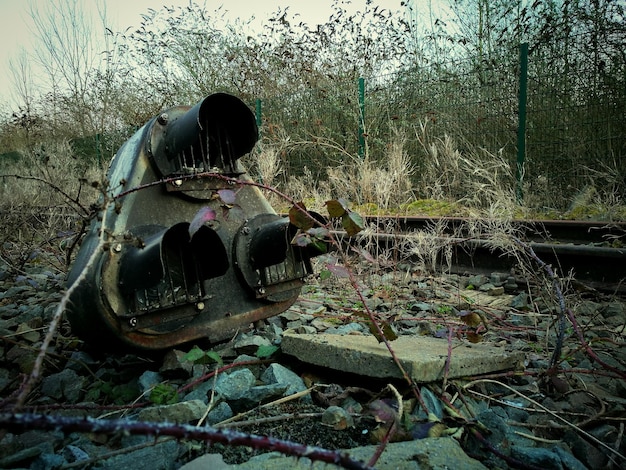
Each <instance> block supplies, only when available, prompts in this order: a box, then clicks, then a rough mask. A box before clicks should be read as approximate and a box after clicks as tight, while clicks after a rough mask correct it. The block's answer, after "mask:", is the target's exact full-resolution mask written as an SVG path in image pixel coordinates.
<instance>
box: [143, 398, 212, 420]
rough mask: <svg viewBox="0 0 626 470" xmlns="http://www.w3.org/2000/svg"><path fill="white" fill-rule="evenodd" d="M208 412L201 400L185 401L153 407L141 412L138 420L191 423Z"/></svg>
mask: <svg viewBox="0 0 626 470" xmlns="http://www.w3.org/2000/svg"><path fill="white" fill-rule="evenodd" d="M205 411H206V405H205V404H204V402H202V401H200V400H190V401H183V402H181V403H175V404H173V405H161V406H151V407H150V408H145V409H143V410H141V411H140V412H139V413H138V415H137V418H138V419H139V420H140V421H153V422H164V421H167V422H170V423H178V424H183V423H190V422H192V421H197V420H199V419H200V418H202V416H204V412H205Z"/></svg>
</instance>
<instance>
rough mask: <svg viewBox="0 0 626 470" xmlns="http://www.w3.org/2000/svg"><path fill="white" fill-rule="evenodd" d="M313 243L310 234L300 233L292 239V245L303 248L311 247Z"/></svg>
mask: <svg viewBox="0 0 626 470" xmlns="http://www.w3.org/2000/svg"><path fill="white" fill-rule="evenodd" d="M311 243H313V241H312V240H311V237H310V236H309V234H308V233H303V232H298V233H296V236H295V237H293V238H292V240H291V244H292V245H295V246H299V247H301V248H304V247H307V246H309V245H310V244H311Z"/></svg>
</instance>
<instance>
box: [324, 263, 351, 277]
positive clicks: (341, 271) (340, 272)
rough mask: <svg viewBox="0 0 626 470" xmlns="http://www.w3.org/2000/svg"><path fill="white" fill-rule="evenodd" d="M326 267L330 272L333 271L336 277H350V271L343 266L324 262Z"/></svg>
mask: <svg viewBox="0 0 626 470" xmlns="http://www.w3.org/2000/svg"><path fill="white" fill-rule="evenodd" d="M326 269H328V270H329V271H330V272H331V273H333V274H334V275H335V276H337V277H344V278H346V277H350V272H349V271H348V269H347V268H346V267H345V266H340V265H338V264H330V263H328V264H326Z"/></svg>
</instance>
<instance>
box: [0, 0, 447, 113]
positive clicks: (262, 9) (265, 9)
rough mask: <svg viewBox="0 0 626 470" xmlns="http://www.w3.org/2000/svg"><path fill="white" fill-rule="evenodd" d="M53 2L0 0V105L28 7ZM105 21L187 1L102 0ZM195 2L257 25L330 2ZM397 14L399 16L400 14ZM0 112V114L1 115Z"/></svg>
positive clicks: (397, 5) (119, 21)
mask: <svg viewBox="0 0 626 470" xmlns="http://www.w3.org/2000/svg"><path fill="white" fill-rule="evenodd" d="M52 1H56V0H0V106H5V107H6V104H7V103H9V96H10V90H11V86H12V79H11V73H10V70H9V60H11V59H15V57H16V56H17V55H18V52H19V51H20V49H21V48H24V49H25V50H26V51H29V50H32V49H33V44H34V39H33V34H32V31H33V29H34V28H33V24H32V19H31V18H30V15H29V11H30V9H29V5H31V4H34V5H44V4H46V3H48V2H52ZM78 1H79V2H83V3H84V4H85V5H89V6H93V15H94V18H95V23H94V24H98V23H97V18H98V16H97V15H98V13H97V8H96V4H97V1H96V0H78ZM442 1H445V0H424V1H422V0H416V3H417V4H431V3H433V4H438V3H440V2H442ZM104 2H105V3H106V9H107V18H108V19H109V21H111V29H112V30H113V31H115V32H118V31H124V30H125V29H126V28H127V27H137V26H139V24H140V22H141V14H142V13H146V12H147V10H148V8H153V9H155V10H160V9H161V7H162V6H163V5H168V6H186V5H188V4H189V0H104ZM194 3H198V4H200V5H203V4H205V5H206V9H207V10H208V11H214V10H216V9H217V8H218V7H219V6H220V5H223V6H224V9H226V10H228V11H229V12H230V16H231V18H232V19H235V18H240V19H242V20H247V19H249V18H250V17H252V16H254V17H255V18H256V19H257V21H258V22H260V21H263V20H264V19H266V18H268V17H269V15H270V14H271V13H272V12H275V11H276V10H277V9H278V8H279V7H282V8H284V7H289V11H290V13H291V14H292V15H294V14H296V13H299V14H300V15H301V19H302V21H304V22H305V23H307V24H309V25H312V26H314V25H316V24H318V23H323V22H325V21H326V20H327V19H328V17H329V16H330V13H331V11H332V10H331V5H332V3H333V2H332V0H230V1H224V0H195V2H194ZM350 3H351V5H350V7H351V8H353V10H354V11H357V10H362V9H363V8H364V6H365V3H366V0H352V1H351V2H350ZM372 3H373V5H378V6H380V7H381V8H385V9H388V10H391V11H398V10H400V9H401V8H403V7H401V0H373V1H372ZM399 14H400V13H399ZM2 111H6V110H0V114H4V113H3V112H2Z"/></svg>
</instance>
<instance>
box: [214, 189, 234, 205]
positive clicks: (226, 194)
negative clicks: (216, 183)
mask: <svg viewBox="0 0 626 470" xmlns="http://www.w3.org/2000/svg"><path fill="white" fill-rule="evenodd" d="M217 194H219V196H220V199H221V200H222V202H223V203H224V204H234V203H235V199H236V197H237V193H236V192H235V191H233V190H232V189H219V190H218V191H217Z"/></svg>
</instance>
